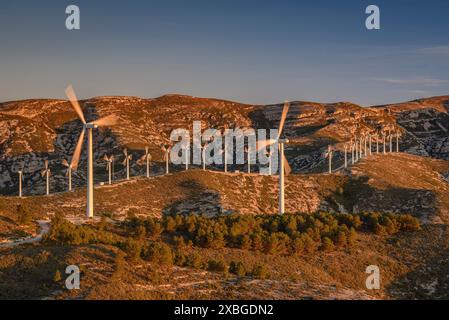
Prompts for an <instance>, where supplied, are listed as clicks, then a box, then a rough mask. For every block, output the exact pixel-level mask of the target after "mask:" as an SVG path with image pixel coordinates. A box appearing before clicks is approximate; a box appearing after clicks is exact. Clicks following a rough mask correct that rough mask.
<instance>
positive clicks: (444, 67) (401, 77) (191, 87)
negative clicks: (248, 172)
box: [0, 0, 449, 105]
mask: <svg viewBox="0 0 449 320" xmlns="http://www.w3.org/2000/svg"><path fill="white" fill-rule="evenodd" d="M69 4H76V5H78V6H79V7H80V10H81V30H79V31H68V30H67V29H66V28H65V19H66V17H67V16H66V14H65V8H66V6H67V5H69ZM369 4H376V5H378V6H379V7H380V10H381V30H378V31H368V30H367V29H366V28H365V19H366V17H367V15H366V14H365V8H366V6H367V5H369ZM70 83H71V84H73V85H74V87H75V89H76V91H77V93H78V95H79V96H80V98H86V97H92V96H100V95H134V96H141V97H156V96H160V95H163V94H166V93H182V94H190V95H194V96H203V97H217V98H224V99H230V100H237V101H240V102H247V103H273V102H281V101H284V100H313V101H322V102H333V101H352V102H355V103H359V104H363V105H372V104H382V103H390V102H398V101H404V100H410V99H414V98H418V97H424V96H433V95H443V94H449V1H447V0H431V1H415V0H388V1H380V0H372V1H330V0H329V1H324V0H313V1H299V0H292V1H287V0H276V1H274V0H272V1H263V0H179V1H175V0H160V1H152V0H145V1H143V0H142V1H135V0H134V1H133V0H129V1H112V0H110V1H103V0H90V1H87V0H72V1H65V0H54V1H44V0H42V1H32V0H29V1H25V0H14V1H2V2H1V4H0V101H8V100H17V99H25V98H62V97H64V89H65V87H66V86H67V85H68V84H70Z"/></svg>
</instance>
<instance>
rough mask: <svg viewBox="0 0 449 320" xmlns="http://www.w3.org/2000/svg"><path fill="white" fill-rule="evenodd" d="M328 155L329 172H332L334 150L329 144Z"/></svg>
mask: <svg viewBox="0 0 449 320" xmlns="http://www.w3.org/2000/svg"><path fill="white" fill-rule="evenodd" d="M326 156H327V157H328V158H329V174H331V173H332V156H333V151H332V146H331V145H328V146H327V154H326Z"/></svg>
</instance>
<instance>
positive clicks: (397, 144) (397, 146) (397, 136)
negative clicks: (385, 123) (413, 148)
mask: <svg viewBox="0 0 449 320" xmlns="http://www.w3.org/2000/svg"><path fill="white" fill-rule="evenodd" d="M396 152H399V130H398V129H397V128H396Z"/></svg>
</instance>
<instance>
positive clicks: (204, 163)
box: [201, 143, 209, 170]
mask: <svg viewBox="0 0 449 320" xmlns="http://www.w3.org/2000/svg"><path fill="white" fill-rule="evenodd" d="M208 145H209V144H208V143H205V144H204V145H203V146H202V147H201V160H202V163H203V170H206V148H207V146H208Z"/></svg>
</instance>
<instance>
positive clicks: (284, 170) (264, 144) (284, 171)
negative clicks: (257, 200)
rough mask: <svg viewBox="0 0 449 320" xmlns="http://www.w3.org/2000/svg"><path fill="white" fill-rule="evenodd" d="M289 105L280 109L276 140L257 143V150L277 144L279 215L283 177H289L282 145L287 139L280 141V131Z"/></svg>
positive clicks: (283, 190) (280, 212)
mask: <svg viewBox="0 0 449 320" xmlns="http://www.w3.org/2000/svg"><path fill="white" fill-rule="evenodd" d="M289 108H290V104H289V103H288V102H285V103H284V108H283V109H282V115H281V121H280V123H279V130H278V136H277V137H276V139H269V140H265V141H260V142H259V143H258V147H257V148H258V150H261V149H263V148H266V147H267V146H271V145H272V144H274V143H276V142H278V148H279V150H278V151H279V214H284V213H285V186H284V180H285V176H284V175H289V174H290V172H291V168H290V165H289V164H288V161H287V158H286V157H285V155H284V144H285V143H288V142H289V141H288V139H280V138H281V134H282V131H283V129H284V124H285V119H286V118H287V113H288V109H289Z"/></svg>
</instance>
